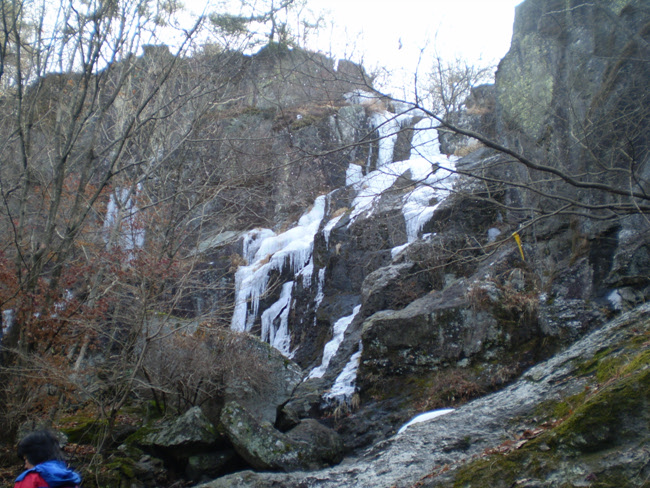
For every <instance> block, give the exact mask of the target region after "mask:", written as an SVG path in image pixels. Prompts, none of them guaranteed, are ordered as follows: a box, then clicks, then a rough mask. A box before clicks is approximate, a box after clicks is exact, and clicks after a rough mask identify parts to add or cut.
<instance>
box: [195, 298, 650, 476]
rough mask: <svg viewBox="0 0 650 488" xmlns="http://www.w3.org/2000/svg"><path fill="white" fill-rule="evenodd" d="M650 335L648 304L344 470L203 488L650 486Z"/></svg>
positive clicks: (383, 444) (373, 450) (347, 464)
mask: <svg viewBox="0 0 650 488" xmlns="http://www.w3.org/2000/svg"><path fill="white" fill-rule="evenodd" d="M649 334H650V308H649V307H648V306H645V305H644V306H642V307H639V308H638V309H637V310H635V311H633V312H629V313H627V314H625V315H623V316H621V317H620V318H618V319H616V320H613V321H612V322H610V323H608V324H606V325H605V326H603V327H602V328H601V329H599V330H597V331H595V332H593V333H591V334H589V335H587V336H585V337H584V338H583V339H581V340H579V341H578V342H576V343H575V344H574V345H573V346H571V347H570V348H568V349H567V350H566V351H564V352H562V353H560V354H557V355H556V356H555V357H553V358H552V359H550V360H548V361H545V362H542V363H540V364H539V365H537V366H535V367H533V368H531V369H530V370H528V371H527V372H526V374H525V375H523V377H522V378H521V379H520V380H518V381H517V382H515V383H513V384H512V385H510V386H508V387H507V388H505V389H503V390H501V391H499V392H496V393H492V394H490V395H487V396H485V397H483V398H481V399H477V400H474V401H473V402H470V403H468V404H466V405H464V406H463V407H460V408H458V409H456V410H455V411H453V412H451V413H448V414H446V415H443V416H440V417H437V418H435V419H432V420H430V421H427V422H421V423H418V424H415V425H412V426H410V427H409V428H407V429H406V430H405V431H404V432H403V433H400V434H398V435H396V436H394V437H392V438H391V439H389V440H386V441H384V442H381V443H379V444H377V445H375V446H373V447H372V448H370V449H368V450H367V451H365V452H364V453H363V454H361V455H360V456H359V457H358V458H352V459H349V460H346V461H344V462H343V463H342V464H341V465H339V466H337V467H334V468H330V469H328V470H324V471H320V472H317V473H305V472H302V473H292V474H271V473H253V472H250V471H248V472H243V473H237V474H234V475H230V476H227V477H224V478H221V479H217V480H215V481H213V482H210V483H206V484H203V485H200V486H201V487H203V488H219V487H226V486H229V487H245V486H256V487H266V486H278V485H279V484H281V485H282V486H287V487H289V486H296V487H298V486H302V487H317V486H318V487H343V486H350V487H353V486H354V487H364V488H365V487H389V486H395V487H400V488H401V487H410V486H431V487H433V486H467V487H470V486H471V487H479V486H513V484H516V485H517V486H530V487H533V486H559V483H569V485H568V486H584V485H583V484H582V483H585V482H589V481H591V482H598V483H601V484H599V485H597V486H645V483H647V477H648V475H650V472H649V471H648V466H649V463H650V456H649V454H648V451H647V449H644V447H647V439H648V433H649V430H648V429H649V424H648V420H649V419H648V402H649V401H650V383H649V381H650V379H649V373H650V370H649V369H648V337H649ZM612 483H613V484H612Z"/></svg>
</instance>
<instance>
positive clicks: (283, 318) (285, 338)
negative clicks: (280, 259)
mask: <svg viewBox="0 0 650 488" xmlns="http://www.w3.org/2000/svg"><path fill="white" fill-rule="evenodd" d="M293 283H294V282H293V281H289V282H287V283H285V284H284V285H282V292H281V294H280V299H279V300H278V301H277V302H275V303H274V304H273V305H271V306H270V307H269V308H267V309H266V310H265V311H264V313H263V314H262V335H261V338H262V340H263V341H266V342H268V343H269V344H271V345H272V346H273V347H275V348H276V349H277V350H278V351H280V352H281V353H282V354H284V355H285V356H288V357H289V356H290V346H291V337H290V335H289V312H290V309H291V293H292V291H293ZM277 319H279V320H280V324H279V325H278V326H276V320H277Z"/></svg>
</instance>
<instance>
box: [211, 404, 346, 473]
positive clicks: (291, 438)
mask: <svg viewBox="0 0 650 488" xmlns="http://www.w3.org/2000/svg"><path fill="white" fill-rule="evenodd" d="M221 423H222V425H223V428H224V430H225V432H226V435H227V436H228V438H229V439H230V441H231V442H232V444H233V446H234V447H235V450H236V451H237V452H238V453H239V454H240V455H241V456H242V457H243V458H244V459H245V460H246V461H247V462H248V464H249V465H250V466H252V467H254V468H257V469H263V470H269V469H270V470H283V471H295V470H300V469H302V470H305V469H318V468H322V467H324V466H327V465H331V464H336V463H338V462H339V461H340V460H341V458H342V454H343V444H342V442H341V440H340V439H339V437H338V435H337V434H336V432H334V431H332V430H330V429H328V428H327V427H324V426H322V425H321V424H319V423H318V422H317V421H315V420H306V421H303V422H301V423H300V424H298V425H297V426H296V427H294V428H293V429H292V430H290V431H289V432H287V433H286V434H283V433H281V432H279V431H277V430H275V429H274V428H273V426H272V425H271V424H269V423H266V422H260V421H258V420H257V419H255V418H254V417H253V416H252V415H251V414H250V413H249V412H247V411H246V410H245V409H244V408H242V407H241V406H240V405H238V404H237V403H234V402H230V403H228V404H226V406H225V407H224V409H223V412H222V414H221Z"/></svg>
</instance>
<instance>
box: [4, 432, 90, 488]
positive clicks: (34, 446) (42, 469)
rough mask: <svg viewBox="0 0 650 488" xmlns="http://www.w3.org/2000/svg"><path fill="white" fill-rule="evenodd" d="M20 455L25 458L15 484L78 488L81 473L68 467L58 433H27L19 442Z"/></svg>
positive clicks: (21, 487)
mask: <svg viewBox="0 0 650 488" xmlns="http://www.w3.org/2000/svg"><path fill="white" fill-rule="evenodd" d="M18 457H19V458H21V459H23V460H24V461H25V468H27V469H26V470H25V471H24V472H23V473H21V474H20V476H18V478H16V484H15V485H14V488H78V487H79V485H80V484H81V476H79V474H78V473H76V472H74V471H72V470H71V469H68V467H67V466H66V464H65V462H64V460H63V452H62V451H61V448H60V447H59V441H58V439H57V438H56V436H55V435H54V434H53V433H52V432H50V431H48V430H38V431H36V432H32V433H31V434H28V435H26V436H25V437H23V439H22V440H21V441H20V442H19V443H18Z"/></svg>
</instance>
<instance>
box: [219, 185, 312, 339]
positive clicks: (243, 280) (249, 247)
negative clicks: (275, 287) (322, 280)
mask: <svg viewBox="0 0 650 488" xmlns="http://www.w3.org/2000/svg"><path fill="white" fill-rule="evenodd" d="M324 213H325V196H320V197H318V198H317V199H316V200H315V201H314V205H313V206H312V208H311V210H310V211H309V212H307V213H306V214H305V215H303V216H302V217H301V218H300V220H299V221H298V224H297V225H296V226H295V227H293V228H291V229H289V230H288V231H286V232H284V233H282V234H279V235H275V234H274V233H273V232H272V231H270V230H268V229H259V230H255V231H252V232H250V233H248V234H247V235H246V236H245V237H244V256H245V257H246V259H247V260H248V262H249V265H248V266H240V267H239V269H238V270H237V273H236V274H235V310H234V313H233V316H232V321H231V328H232V329H234V330H239V331H243V330H250V329H251V328H252V327H253V324H254V323H255V319H256V318H257V316H258V314H259V300H260V298H261V297H262V296H263V295H264V293H266V288H267V286H268V282H269V273H271V271H273V270H282V269H283V268H284V266H285V265H286V264H287V263H288V265H289V266H290V268H291V271H292V272H293V273H294V274H298V273H300V272H301V271H302V270H303V269H304V268H305V267H306V266H309V263H310V262H311V256H312V252H313V247H314V236H315V234H316V232H317V231H318V228H319V226H320V222H321V220H322V219H323V215H324ZM307 272H308V271H307ZM307 272H306V273H307ZM309 279H311V278H309ZM287 314H288V312H287ZM287 316H288V315H287Z"/></svg>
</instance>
